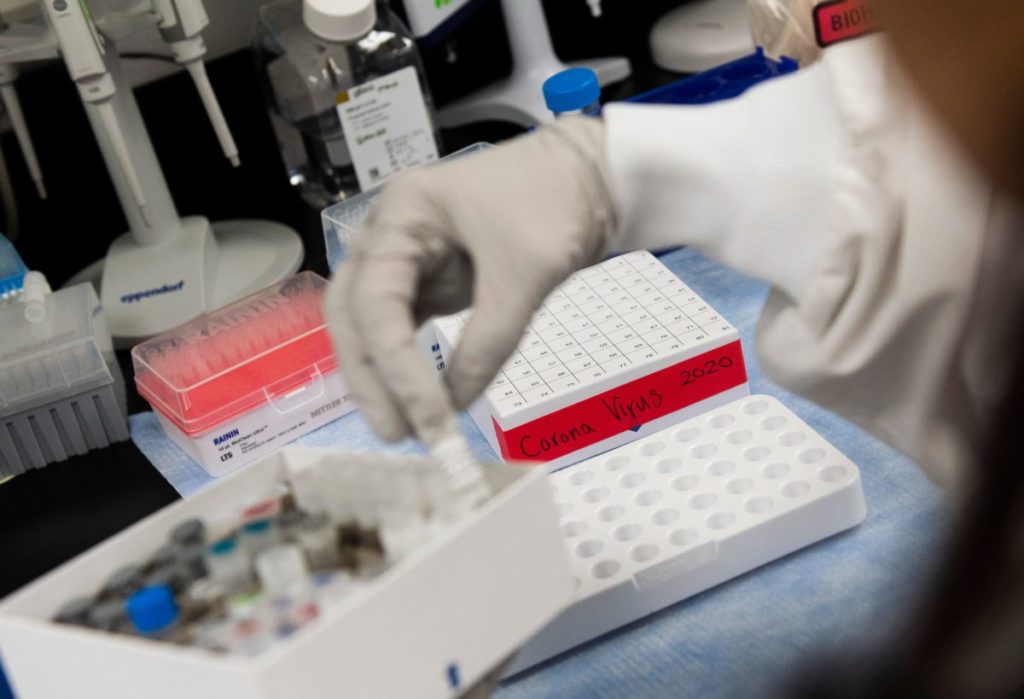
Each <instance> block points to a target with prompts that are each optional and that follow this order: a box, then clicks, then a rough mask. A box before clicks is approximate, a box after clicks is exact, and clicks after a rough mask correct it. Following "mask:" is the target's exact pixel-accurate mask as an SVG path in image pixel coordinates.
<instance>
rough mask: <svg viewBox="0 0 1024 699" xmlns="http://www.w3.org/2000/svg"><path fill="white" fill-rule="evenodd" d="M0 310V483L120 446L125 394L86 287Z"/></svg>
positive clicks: (94, 301)
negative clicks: (28, 311)
mask: <svg viewBox="0 0 1024 699" xmlns="http://www.w3.org/2000/svg"><path fill="white" fill-rule="evenodd" d="M43 303H44V307H45V315H44V317H43V319H42V320H41V321H40V322H38V323H31V322H29V321H28V320H27V319H26V318H25V307H24V305H23V304H21V303H7V304H3V305H0V327H3V328H4V333H3V337H2V338H0V421H2V424H0V477H2V476H11V475H17V474H20V473H23V472H24V471H26V470H28V469H30V468H40V467H42V466H45V465H46V464H49V463H53V462H56V461H63V460H65V459H67V458H68V457H70V456H75V455H80V454H84V453H86V452H87V451H89V450H91V449H99V448H102V447H106V446H109V445H110V444H111V443H113V442H121V441H124V440H126V439H128V436H129V434H128V423H127V412H126V407H125V387H124V378H123V376H122V375H121V369H120V368H119V367H118V364H117V360H116V359H115V357H114V348H113V343H112V342H111V338H110V332H109V330H108V328H107V323H106V316H105V315H104V313H103V308H102V307H101V306H100V303H99V299H98V298H97V297H96V292H95V291H94V290H93V288H92V286H90V285H88V284H79V285H76V286H72V287H68V288H67V289H60V290H58V291H56V292H54V293H52V294H50V295H48V296H47V297H46V298H45V301H44V302H43Z"/></svg>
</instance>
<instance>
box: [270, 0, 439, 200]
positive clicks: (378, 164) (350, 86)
mask: <svg viewBox="0 0 1024 699" xmlns="http://www.w3.org/2000/svg"><path fill="white" fill-rule="evenodd" d="M253 52H254V54H255V58H256V64H257V72H258V75H259V79H260V82H261V84H262V87H263V91H264V94H265V97H266V100H267V105H268V109H269V112H270V118H271V122H272V124H273V127H274V133H275V135H276V137H277V141H278V146H279V148H280V151H281V156H282V159H283V161H284V165H285V169H286V171H287V174H288V179H289V182H290V183H291V185H292V186H293V187H294V188H295V189H296V190H297V191H298V192H299V193H300V194H301V196H302V198H303V199H304V200H305V201H306V202H307V203H308V204H309V205H310V206H313V207H315V208H316V209H318V210H320V209H324V208H326V207H327V206H329V205H330V204H333V203H335V202H338V201H341V200H343V199H345V198H347V197H349V196H352V195H353V194H357V193H359V192H360V191H364V190H367V189H371V188H373V187H375V186H377V185H379V184H382V183H383V182H385V181H386V180H387V179H389V178H390V177H392V176H393V175H395V174H396V173H398V172H399V171H401V170H403V169H405V168H408V167H413V166H416V165H422V164H425V163H429V162H432V161H434V160H437V158H438V156H439V152H440V146H439V143H440V139H439V132H438V127H437V119H436V116H435V114H434V108H433V102H432V100H431V97H430V92H429V89H428V86H427V80H426V74H425V73H424V71H423V62H422V59H421V57H420V54H419V50H418V49H417V47H416V43H415V41H414V40H413V38H412V36H411V34H410V33H409V30H408V29H406V28H405V26H403V25H402V23H401V21H400V20H399V19H398V18H397V17H396V16H395V15H394V13H393V12H392V11H391V10H390V9H389V8H388V7H387V4H386V3H384V2H380V3H375V2H374V0H275V1H274V2H270V3H268V4H266V5H264V6H263V7H262V8H261V9H260V12H259V20H258V22H257V25H256V30H255V36H254V39H253Z"/></svg>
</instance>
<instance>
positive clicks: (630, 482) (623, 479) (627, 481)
mask: <svg viewBox="0 0 1024 699" xmlns="http://www.w3.org/2000/svg"><path fill="white" fill-rule="evenodd" d="M646 480H647V474H644V473H641V472H640V471H633V472H632V473H627V474H625V475H623V476H619V485H620V486H622V487H623V488H635V487H637V486H638V485H640V484H641V483H643V482H644V481H646Z"/></svg>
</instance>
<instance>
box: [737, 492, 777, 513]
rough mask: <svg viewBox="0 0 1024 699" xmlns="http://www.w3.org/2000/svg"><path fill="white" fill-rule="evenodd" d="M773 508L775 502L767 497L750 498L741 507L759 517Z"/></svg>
mask: <svg viewBox="0 0 1024 699" xmlns="http://www.w3.org/2000/svg"><path fill="white" fill-rule="evenodd" d="M774 506H775V501H774V500H772V499H771V498H769V497H765V496H760V497H756V498H750V499H749V500H747V502H746V503H745V504H744V505H743V509H744V510H746V511H747V512H749V513H750V514H753V515H759V514H762V513H764V512H767V511H768V510H770V509H772V507H774Z"/></svg>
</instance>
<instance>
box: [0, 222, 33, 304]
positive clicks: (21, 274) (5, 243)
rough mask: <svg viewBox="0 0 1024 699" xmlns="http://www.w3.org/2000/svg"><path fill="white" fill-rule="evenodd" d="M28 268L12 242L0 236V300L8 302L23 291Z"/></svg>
mask: <svg viewBox="0 0 1024 699" xmlns="http://www.w3.org/2000/svg"><path fill="white" fill-rule="evenodd" d="M27 272H28V268H27V267H25V263H24V262H22V261H21V256H20V255H18V251H17V250H15V249H14V246H13V245H11V241H9V240H7V238H5V237H4V236H2V235H0V299H3V300H5V301H6V300H8V299H10V298H11V297H12V296H14V295H15V294H17V293H19V292H20V291H21V287H22V286H23V285H24V283H25V274H26V273H27Z"/></svg>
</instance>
